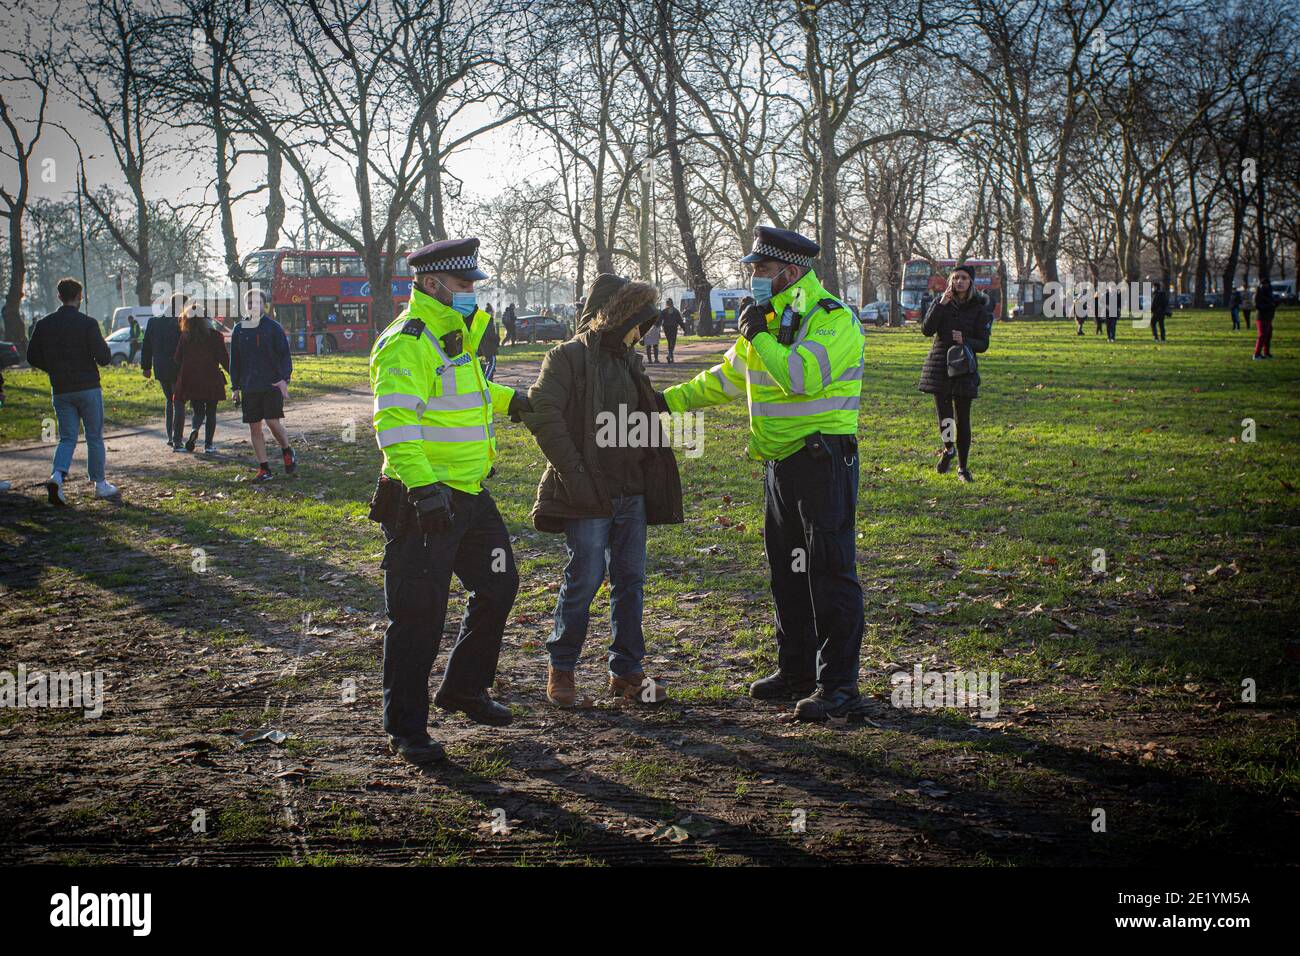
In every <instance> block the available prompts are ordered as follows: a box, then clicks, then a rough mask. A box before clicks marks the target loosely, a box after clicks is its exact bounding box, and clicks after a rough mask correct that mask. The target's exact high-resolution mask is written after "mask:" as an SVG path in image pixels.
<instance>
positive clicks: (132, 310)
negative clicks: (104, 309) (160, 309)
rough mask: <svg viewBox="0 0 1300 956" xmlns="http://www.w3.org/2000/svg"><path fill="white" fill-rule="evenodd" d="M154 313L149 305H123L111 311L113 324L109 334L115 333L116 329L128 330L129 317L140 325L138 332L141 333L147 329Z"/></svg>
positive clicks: (129, 325)
mask: <svg viewBox="0 0 1300 956" xmlns="http://www.w3.org/2000/svg"><path fill="white" fill-rule="evenodd" d="M153 315H154V311H153V306H151V305H124V306H121V307H120V308H117V309H114V310H113V324H112V326H111V327H110V328H109V332H116V331H117V330H118V329H129V328H130V327H131V316H135V320H136V321H137V322H139V323H140V331H141V332H143V331H144V330H145V329H147V328H148V327H149V320H150V319H152V318H153Z"/></svg>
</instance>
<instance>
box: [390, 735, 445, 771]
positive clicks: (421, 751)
mask: <svg viewBox="0 0 1300 956" xmlns="http://www.w3.org/2000/svg"><path fill="white" fill-rule="evenodd" d="M388 750H389V752H391V753H395V754H397V755H398V756H399V757H401V758H402V759H403V760H405V761H407V762H408V763H413V764H415V765H417V766H423V765H425V764H431V763H438V762H439V761H441V760H446V759H447V752H446V751H445V750H443V748H442V744H440V743H437V742H436V741H433V740H431V739H430V738H428V737H424V738H422V739H416V740H408V739H407V738H405V737H394V736H393V735H392V734H389V735H388Z"/></svg>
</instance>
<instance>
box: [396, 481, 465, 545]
mask: <svg viewBox="0 0 1300 956" xmlns="http://www.w3.org/2000/svg"><path fill="white" fill-rule="evenodd" d="M406 499H407V500H408V501H409V502H410V503H411V504H412V505H414V506H415V513H416V514H417V515H419V518H420V531H422V532H423V533H424V534H446V533H447V532H448V531H450V530H451V523H452V520H453V519H454V518H455V514H454V513H453V512H452V510H451V489H450V488H448V487H447V486H446V485H444V484H441V483H439V482H435V483H434V484H432V485H421V486H420V487H418V488H412V489H411V490H410V491H408V492H407V493H406Z"/></svg>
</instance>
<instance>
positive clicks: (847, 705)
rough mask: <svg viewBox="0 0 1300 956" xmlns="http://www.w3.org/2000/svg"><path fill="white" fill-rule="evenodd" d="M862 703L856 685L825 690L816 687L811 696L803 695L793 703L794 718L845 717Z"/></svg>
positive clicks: (819, 719) (813, 719) (815, 719)
mask: <svg viewBox="0 0 1300 956" xmlns="http://www.w3.org/2000/svg"><path fill="white" fill-rule="evenodd" d="M861 704H862V697H861V695H859V694H858V689H857V688H856V687H841V688H839V689H838V690H827V689H826V688H825V687H818V688H817V689H816V690H815V691H813V694H812V696H811V697H805V698H804V699H803V700H801V701H799V703H797V704H795V705H794V719H795V720H807V721H821V720H825V719H826V718H827V717H847V716H848V715H849V714H851V713H853V712H854V711H855V710H857V709H858V707H859V706H861Z"/></svg>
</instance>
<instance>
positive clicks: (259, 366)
mask: <svg viewBox="0 0 1300 956" xmlns="http://www.w3.org/2000/svg"><path fill="white" fill-rule="evenodd" d="M292 374H293V359H292V358H291V357H290V356H289V338H288V336H286V335H285V334H284V329H283V328H281V327H280V323H279V322H277V321H275V319H273V318H271V317H270V316H269V315H264V316H262V321H260V322H259V323H257V327H256V328H252V329H247V328H244V323H242V322H239V323H237V324H236V325H235V331H234V332H232V333H231V335H230V387H231V388H234V389H239V390H241V391H246V392H256V391H262V390H266V389H269V388H273V387H274V386H275V383H276V382H287V381H289V376H290V375H292Z"/></svg>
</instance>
